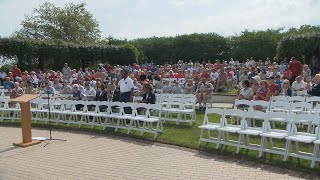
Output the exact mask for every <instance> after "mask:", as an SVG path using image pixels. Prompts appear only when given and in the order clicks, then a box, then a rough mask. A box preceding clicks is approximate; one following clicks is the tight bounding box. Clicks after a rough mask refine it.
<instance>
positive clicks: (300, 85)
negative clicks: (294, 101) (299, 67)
mask: <svg viewBox="0 0 320 180" xmlns="http://www.w3.org/2000/svg"><path fill="white" fill-rule="evenodd" d="M292 90H293V92H294V93H295V94H296V93H297V92H298V91H304V90H305V82H304V81H303V80H302V76H297V77H296V80H295V81H294V82H293V83H292Z"/></svg>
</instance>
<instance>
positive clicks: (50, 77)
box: [49, 75, 57, 81]
mask: <svg viewBox="0 0 320 180" xmlns="http://www.w3.org/2000/svg"><path fill="white" fill-rule="evenodd" d="M55 79H57V76H56V75H50V76H49V80H50V81H53V80H55Z"/></svg>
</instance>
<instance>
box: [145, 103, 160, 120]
mask: <svg viewBox="0 0 320 180" xmlns="http://www.w3.org/2000/svg"><path fill="white" fill-rule="evenodd" d="M146 107H147V108H148V109H147V113H148V114H147V117H148V118H159V119H160V116H161V106H160V105H159V104H147V106H146Z"/></svg>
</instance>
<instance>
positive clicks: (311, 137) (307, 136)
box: [283, 114, 319, 161]
mask: <svg viewBox="0 0 320 180" xmlns="http://www.w3.org/2000/svg"><path fill="white" fill-rule="evenodd" d="M304 121H311V122H313V123H316V124H319V117H317V116H316V115H313V114H296V115H294V117H293V121H291V122H290V126H289V128H290V130H289V135H288V136H287V137H286V151H285V155H284V158H283V160H284V161H287V159H288V156H292V157H296V158H301V159H306V160H311V161H313V157H314V156H313V153H311V152H301V151H300V148H299V143H305V144H314V141H316V140H317V134H316V133H308V132H304V131H303V129H301V128H300V129H299V128H298V126H297V125H298V124H300V123H301V122H304ZM292 142H295V143H296V148H295V149H296V152H292Z"/></svg>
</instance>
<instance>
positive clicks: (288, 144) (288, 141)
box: [283, 140, 291, 161]
mask: <svg viewBox="0 0 320 180" xmlns="http://www.w3.org/2000/svg"><path fill="white" fill-rule="evenodd" d="M290 147H291V141H290V140H287V141H286V150H285V154H284V157H283V161H287V159H288V154H289V153H291V149H289V148H290Z"/></svg>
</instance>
